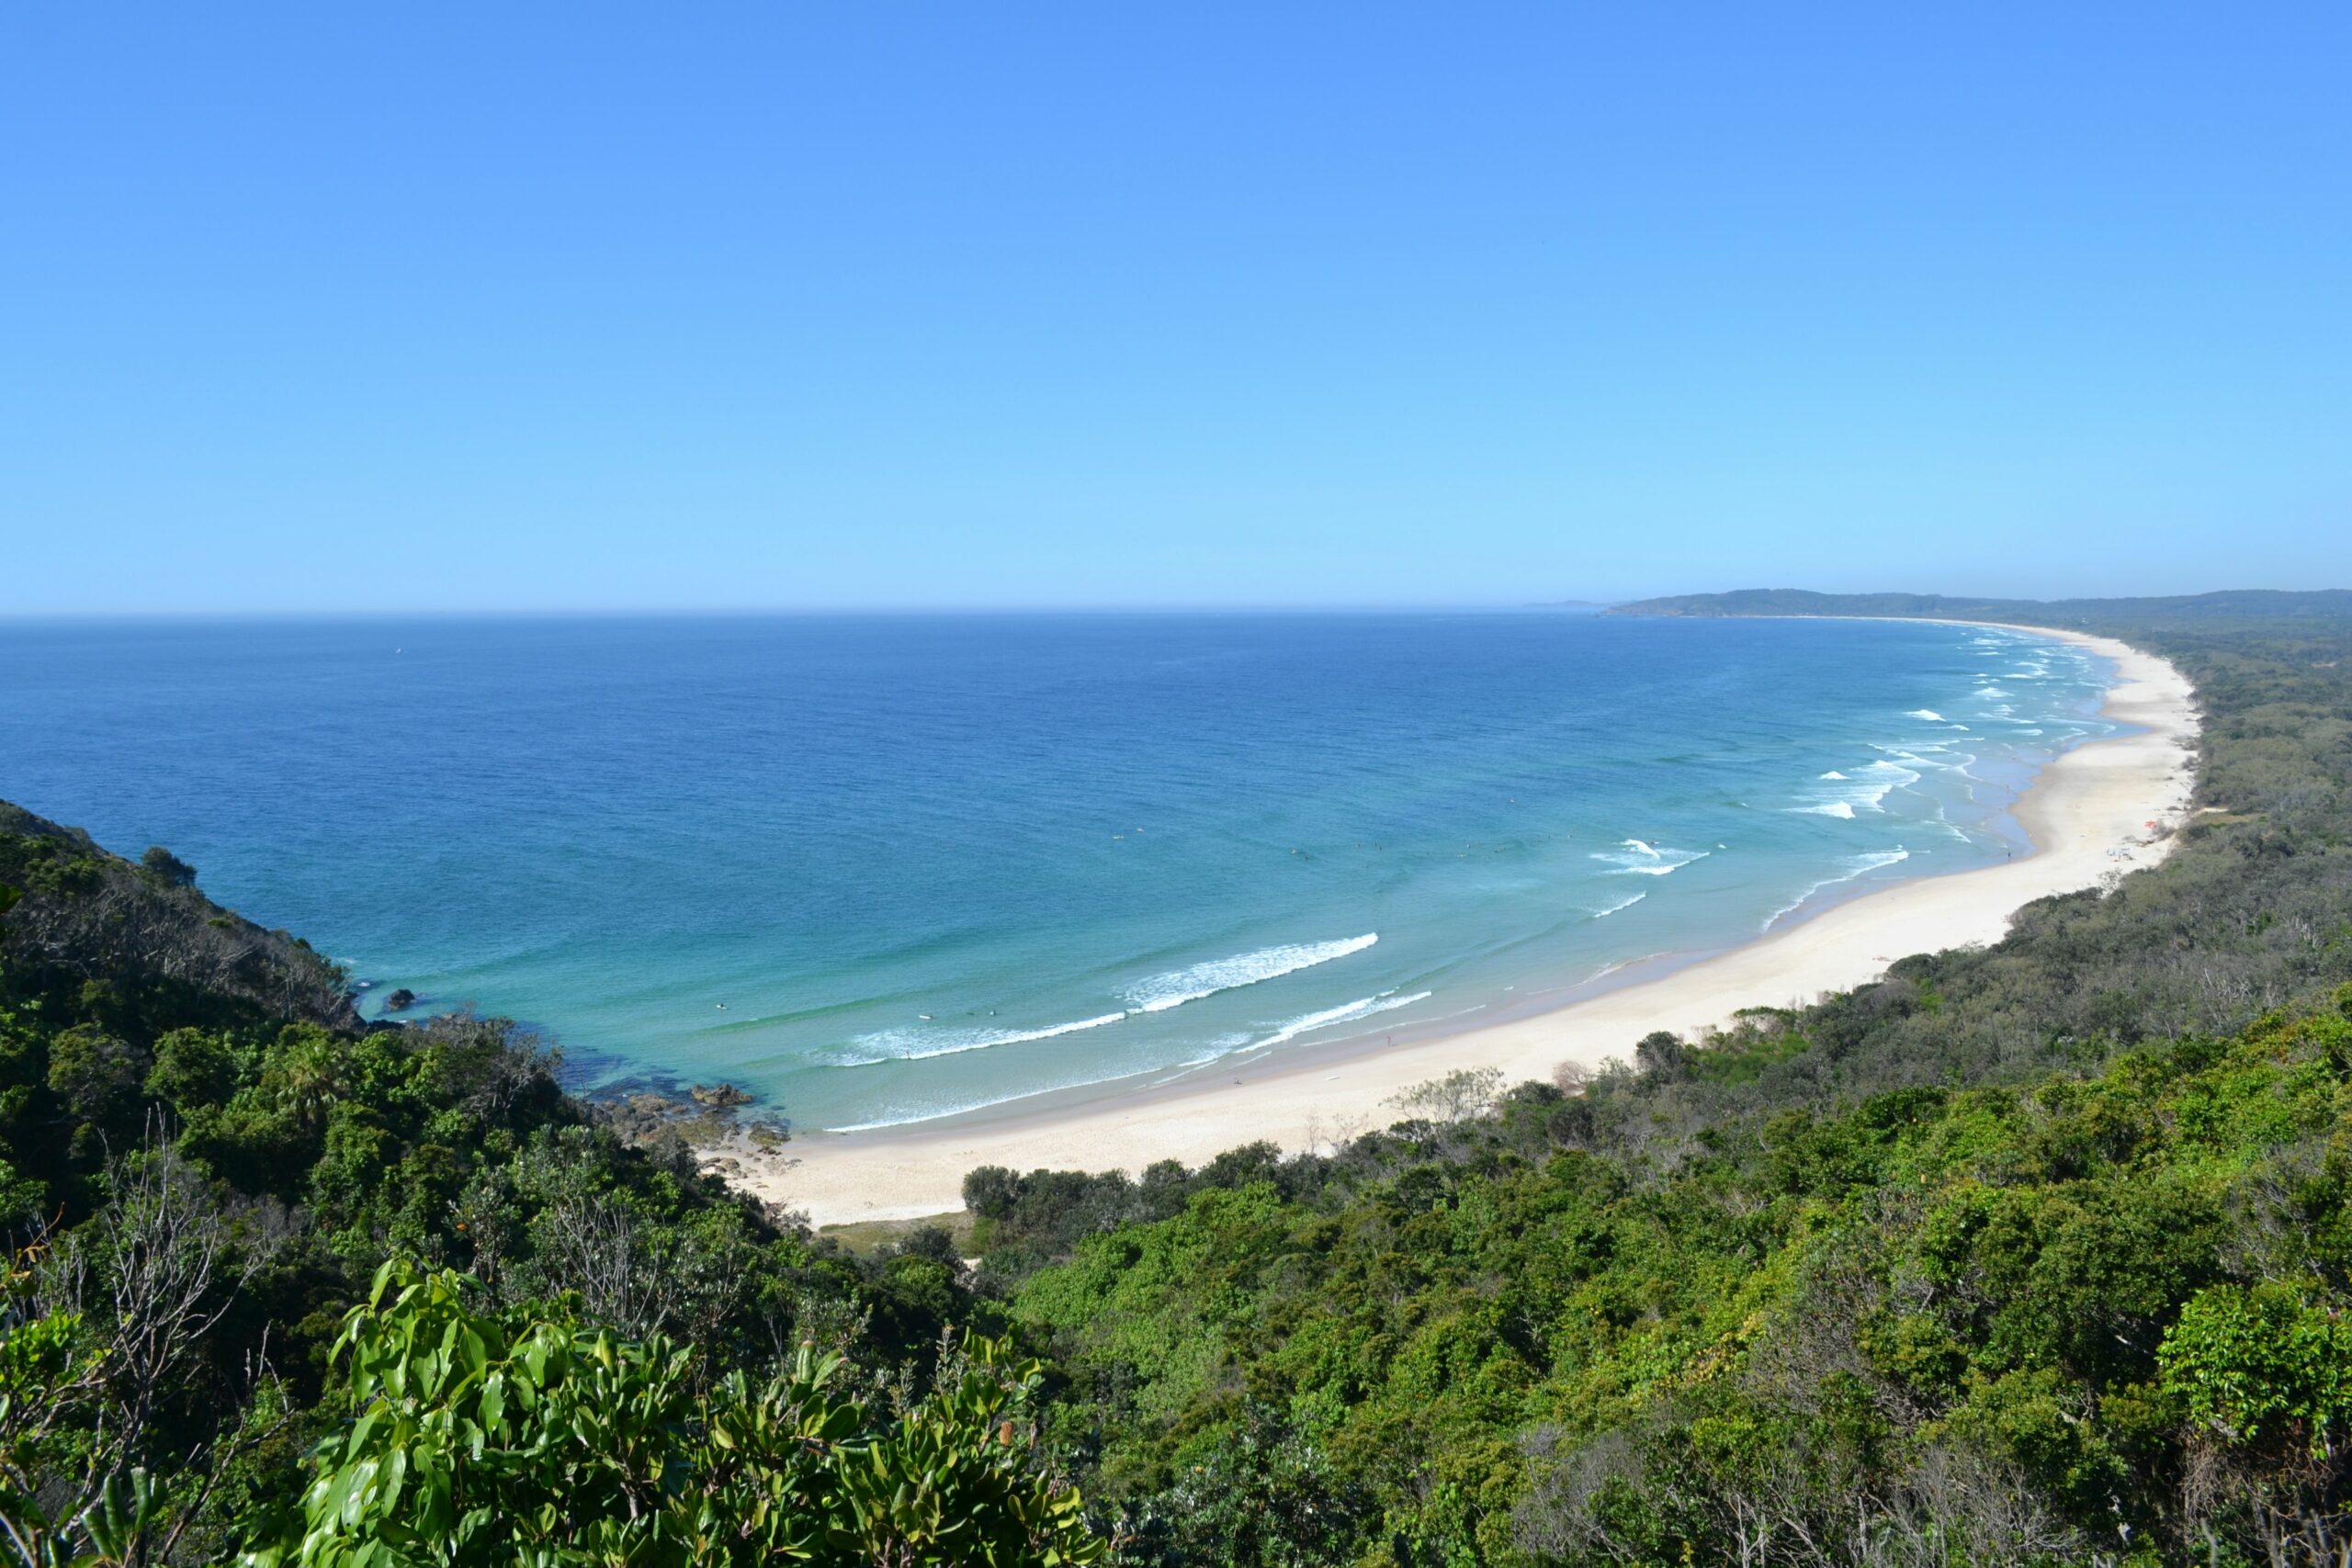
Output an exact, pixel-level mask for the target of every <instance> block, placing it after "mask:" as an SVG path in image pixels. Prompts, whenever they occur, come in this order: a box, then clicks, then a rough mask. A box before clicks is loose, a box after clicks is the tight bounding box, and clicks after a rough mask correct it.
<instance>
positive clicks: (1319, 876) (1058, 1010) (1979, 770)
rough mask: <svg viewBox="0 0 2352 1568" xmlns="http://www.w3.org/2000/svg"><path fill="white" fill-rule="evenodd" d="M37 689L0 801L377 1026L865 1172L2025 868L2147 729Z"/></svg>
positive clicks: (1682, 627) (1295, 674)
mask: <svg viewBox="0 0 2352 1568" xmlns="http://www.w3.org/2000/svg"><path fill="white" fill-rule="evenodd" d="M0 671H5V678H0V796H5V797H6V798H9V799H12V800H15V801H17V803H18V804H20V805H22V806H25V807H28V808H29V809H30V810H33V811H35V812H38V813H40V815H42V816H46V817H49V818H54V819H56V820H59V821H62V822H66V823H70V824H74V825H77V826H81V827H85V828H87V829H89V830H90V831H91V832H92V833H93V834H95V835H96V837H97V838H98V840H100V841H101V842H102V843H105V844H106V845H107V847H109V848H111V849H115V850H117V851H119V852H124V853H128V854H130V855H133V856H135V855H137V854H138V853H139V852H141V850H143V849H144V848H145V847H146V846H147V845H148V844H150V843H162V844H164V845H166V846H168V847H170V848H171V849H172V850H174V851H175V852H178V853H179V854H180V855H181V856H182V857H183V858H185V859H187V860H189V861H191V862H193V863H195V864H196V865H197V867H198V871H199V873H200V881H201V885H202V886H204V888H205V889H206V890H207V891H208V892H209V893H210V894H211V896H212V897H214V898H216V899H218V900H220V902H222V903H225V904H228V905H230V906H232V907H233V908H238V909H240V910H242V911H243V912H244V913H246V914H248V915H250V916H251V917H253V918H254V919H258V920H260V921H262V922H263V923H265V924H267V925H271V926H281V927H284V928H287V929H288V930H291V931H294V932H296V933H297V934H300V935H301V936H304V937H306V938H308V939H309V940H310V941H311V942H312V943H313V944H314V945H316V946H318V947H319V948H320V949H322V951H324V952H327V953H331V954H333V955H334V956H335V957H336V958H337V959H339V960H340V961H342V962H343V963H345V964H347V965H348V966H349V968H350V971H351V973H352V975H353V976H354V978H355V980H359V981H365V982H366V983H367V989H366V990H365V992H364V998H365V1007H366V1010H368V1012H370V1013H371V1014H375V1013H379V1012H380V1011H381V1010H382V1006H383V998H386V997H387V996H388V995H389V994H390V992H391V991H392V990H393V989H395V988H398V987H405V988H408V989H411V990H413V991H414V992H416V993H417V994H418V996H419V997H420V998H422V999H421V1001H420V1003H419V1004H418V1007H419V1010H420V1011H425V1010H437V1009H444V1008H450V1007H456V1006H458V1005H461V1004H468V1005H471V1006H473V1007H475V1008H477V1009H479V1010H481V1011H483V1012H485V1013H492V1014H497V1015H502V1016H506V1017H511V1018H515V1019H517V1020H520V1021H526V1022H527V1023H529V1024H531V1025H533V1026H535V1027H537V1028H538V1029H540V1030H542V1031H543V1032H546V1033H548V1035H550V1036H551V1037H553V1039H554V1040H555V1041H556V1042H557V1043H560V1044H561V1045H562V1046H563V1047H564V1048H565V1050H566V1053H567V1057H568V1060H569V1063H570V1070H571V1072H572V1073H573V1075H574V1076H575V1077H576V1079H577V1081H578V1082H579V1083H580V1084H581V1085H582V1087H587V1088H596V1087H612V1086H616V1085H621V1084H628V1083H656V1084H677V1083H685V1082H699V1081H709V1080H713V1079H718V1078H725V1079H729V1080H731V1081H733V1082H736V1083H738V1084H741V1085H742V1086H744V1087H745V1088H747V1089H751V1090H752V1092H754V1093H755V1094H757V1095H758V1096H760V1097H761V1099H762V1100H763V1104H764V1105H765V1106H766V1107H767V1108H769V1109H770V1110H772V1111H776V1112H780V1113H781V1114H783V1115H785V1116H787V1117H788V1118H790V1119H791V1120H792V1121H793V1122H795V1123H796V1124H797V1125H798V1126H801V1127H803V1128H834V1129H842V1128H868V1127H875V1126H883V1125H899V1124H907V1123H912V1122H922V1121H926V1120H930V1119H933V1118H938V1117H943V1116H948V1115H953V1114H956V1113H959V1112H966V1111H975V1110H977V1109H979V1108H983V1107H990V1106H1008V1105H1017V1104H1019V1103H1021V1102H1023V1101H1029V1100H1033V1099H1034V1097H1036V1096H1040V1095H1046V1094H1057V1095H1059V1096H1062V1097H1064V1098H1069V1097H1073V1096H1084V1095H1089V1094H1094V1093H1113V1092H1116V1091H1117V1090H1118V1089H1119V1088H1121V1087H1122V1086H1129V1085H1134V1084H1140V1083H1155V1082H1161V1081H1167V1080H1170V1079H1172V1078H1178V1077H1182V1076H1184V1075H1186V1074H1190V1073H1197V1072H1202V1071H1204V1070H1210V1069H1211V1068H1212V1066H1229V1065H1231V1064H1233V1063H1234V1062H1236V1061H1238V1060H1255V1059H1259V1058H1260V1057H1262V1056H1263V1055H1267V1054H1271V1053H1278V1052H1282V1051H1285V1050H1295V1049H1298V1048H1300V1047H1303V1046H1306V1045H1309V1044H1312V1043H1323V1042H1330V1041H1337V1040H1343V1039H1347V1038H1350V1037H1351V1036H1358V1035H1363V1034H1368V1033H1404V1032H1414V1033H1427V1032H1434V1031H1442V1030H1445V1029H1451V1028H1458V1027H1462V1026H1464V1025H1468V1024H1473V1023H1476V1021H1478V1020H1479V1019H1480V1018H1481V1017H1482V1016H1493V1015H1495V1014H1497V1013H1498V1012H1501V1011H1504V1010H1509V1009H1510V1008H1512V1007H1514V1006H1519V1007H1524V1006H1525V1005H1527V999H1528V998H1531V997H1533V996H1537V995H1539V994H1540V995H1543V996H1545V997H1557V996H1560V995H1562V994H1563V993H1564V992H1565V993H1566V994H1573V992H1574V991H1575V989H1576V988H1577V987H1592V986H1596V985H1602V984H1606V983H1607V981H1608V977H1609V976H1611V974H1613V973H1616V972H1618V971H1620V970H1622V969H1623V967H1624V966H1626V965H1628V964H1634V963H1636V962H1639V961H1641V960H1645V959H1654V958H1657V957H1658V956H1659V955H1687V954H1698V953H1708V952H1714V951H1720V950H1722V949H1724V948H1726V947H1729V946H1733V945H1736V944H1737V943H1739V942H1745V941H1749V940H1752V939H1754V938H1755V937H1756V936H1758V934H1759V933H1761V932H1763V931H1767V930H1770V929H1774V928H1776V927H1777V926H1779V925H1780V924H1782V923H1785V922H1787V921H1791V920H1795V919H1802V918H1804V915H1805V914H1806V912H1807V911H1808V910H1809V909H1812V908H1819V907H1822V906H1823V905H1825V904H1826V903H1827V902H1829V901H1831V900H1834V899H1836V898H1838V897H1848V896H1851V895H1853V894H1856V893H1859V892H1861V891H1864V890H1866V889H1868V888H1870V887H1871V886H1876V885H1879V884H1882V883H1883V882H1886V881H1889V880H1892V879H1895V878H1899V877H1908V876H1919V875H1932V874H1942V873H1949V872H1952V871H1958V870H1962V869H1965V868H1968V867H1971V866H1976V865H1982V864H1985V863H1991V862H1997V861H1999V860H2001V859H2003V858H2004V857H2005V856H2007V855H2009V854H2012V853H2016V852H2018V851H2019V850H2020V848H2021V846H2022V842H2023V840H2021V838H2020V837H2019V835H2018V829H2017V828H2016V825H2015V823H2014V822H2013V821H2012V820H2011V819H2010V818H2009V817H2008V815H2007V808H2008V807H2010V806H2011V805H2012V804H2013V802H2014V801H2015V799H2016V797H2017V795H2018V792H2019V791H2020V790H2021V789H2022V788H2023V787H2024V785H2025V784H2027V783H2028V782H2029V781H2030V778H2031V776H2032V773H2033V772H2034V770H2035V769H2036V768H2038V767H2039V766H2040V765H2041V764H2042V763H2043V762H2046V761H2048V760H2049V759H2050V758H2051V757H2052V756H2053V755H2054V754H2056V753H2057V752H2058V751H2060V750H2063V749H2064V748H2066V747H2068V746H2071V745H2074V744H2076V743H2078V742H2080V741H2082V740H2084V739H2090V738H2094V737H2097V736H2100V735H2103V734H2106V733H2109V731H2110V728H2111V727H2110V726H2109V725H2108V724H2106V723H2104V722H2103V721H2101V720H2100V719H2099V718H2098V716H2097V712H2098V703H2099V697H2100V694H2101V693H2102V691H2103V690H2104V687H2105V684H2106V682H2107V679H2108V676H2109V671H2108V668H2107V665H2106V662H2105V661H2104V660H2099V659H2098V658H2097V657H2096V656H2094V655H2092V654H2090V653H2088V652H2086V651H2085V650H2083V649H2077V648H2075V647H2073V646H2070V645H2067V644H2063V643H2059V642H2056V641H2053V640H2052V639H2049V638H2044V637H2035V636H2033V635H2030V634H2028V633H2023V632H2013V631H2007V630H1997V631H1996V630H1984V629H1979V628H1974V627H1967V626H1939V625H1929V624H1923V623H1900V622H1873V621H1829V620H1820V621H1805V620H1777V621H1776V620H1753V621H1741V620H1652V619H1642V618H1634V617H1623V618H1620V617H1610V616H1595V615H1566V614H1542V613H1527V614H1515V615H1510V614H1495V615H1441V614H1401V613H1400V614H1383V615H1117V616H1113V615H991V616H977V615H976V616H944V615H930V616H915V615H904V616H899V615H888V616H886V615H862V616H766V617H741V618H723V617H703V618H664V619H651V618H647V619H624V618H579V619H528V620H525V619H514V620H488V619H483V620H469V619H433V620H422V619H421V620H394V619H365V620H355V619H344V620H334V621H327V620H322V621H315V622H311V621H276V622H253V623H222V622H205V623H198V622H185V623H165V622H110V623H96V622H92V623H19V624H16V625H13V626H0ZM1628 1044H1629V1045H1630V1042H1628Z"/></svg>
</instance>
